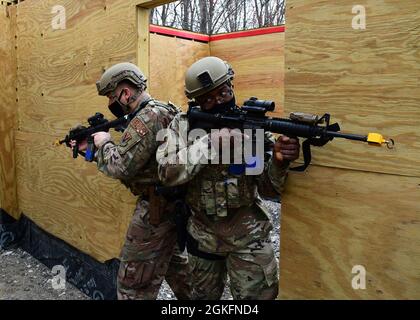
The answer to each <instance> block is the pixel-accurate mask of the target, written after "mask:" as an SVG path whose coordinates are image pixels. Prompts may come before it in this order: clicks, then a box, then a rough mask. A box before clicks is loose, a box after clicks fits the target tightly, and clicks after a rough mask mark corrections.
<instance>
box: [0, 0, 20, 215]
mask: <svg viewBox="0 0 420 320" xmlns="http://www.w3.org/2000/svg"><path fill="white" fill-rule="evenodd" d="M4 9H5V10H1V12H0V30H1V33H0V69H1V70H2V81H0V110H1V116H0V208H2V209H4V210H5V211H6V212H7V213H9V214H11V215H12V216H13V217H15V218H18V217H19V214H20V211H19V205H18V197H17V182H16V157H15V138H14V137H15V130H16V129H17V116H18V115H17V107H18V103H17V99H18V96H17V95H18V93H17V91H16V79H17V78H16V77H17V60H16V56H17V55H16V51H17V49H18V48H17V46H16V38H15V35H16V7H13V6H10V7H5V8H4Z"/></svg>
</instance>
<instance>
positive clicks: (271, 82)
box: [0, 0, 284, 298]
mask: <svg viewBox="0 0 420 320" xmlns="http://www.w3.org/2000/svg"><path fill="white" fill-rule="evenodd" d="M159 3H163V2H162V1H141V0H137V1H134V0H130V1H128V0H112V1H111V0H89V1H83V0H69V1H66V2H65V3H64V4H63V6H62V7H56V5H57V2H56V1H54V0H25V1H21V2H20V3H19V4H17V5H1V6H0V67H1V74H2V81H1V82H0V98H1V100H0V103H1V117H0V142H1V143H0V151H1V152H0V206H1V209H2V210H4V212H7V215H6V214H4V212H3V216H4V217H5V216H7V217H8V216H9V215H10V216H12V217H14V218H15V219H19V218H21V219H20V220H21V222H20V225H21V226H26V227H27V226H31V232H30V233H26V234H24V235H22V234H20V233H19V232H17V233H16V234H15V235H14V236H13V237H14V238H22V239H23V240H22V242H23V243H24V247H25V248H26V249H28V248H29V249H28V250H29V251H31V252H32V254H34V255H35V256H36V257H37V258H39V259H40V260H41V261H43V262H44V263H46V264H47V265H49V266H52V265H55V264H64V265H65V266H66V267H67V268H68V276H70V281H73V282H75V283H76V285H78V286H79V287H82V289H83V290H84V291H85V292H86V293H87V294H89V295H91V296H93V297H95V298H109V297H111V296H112V290H108V289H109V288H108V289H104V288H103V287H101V286H100V282H101V283H102V284H103V283H104V282H107V280H106V279H113V274H114V273H115V270H116V268H117V262H116V261H115V258H117V257H118V255H119V252H120V249H121V246H122V245H123V242H124V236H125V233H126V230H127V227H128V223H129V221H130V219H131V216H132V212H133V209H134V206H135V200H136V199H135V197H134V196H132V195H131V194H130V192H129V190H128V189H126V188H125V187H123V186H121V184H120V183H119V182H118V181H116V180H113V179H109V178H107V177H105V176H104V175H103V174H101V173H99V172H98V170H97V168H96V166H95V165H94V164H92V163H87V162H85V161H84V160H83V159H82V157H80V158H78V159H76V160H74V159H72V157H71V152H70V150H69V149H67V148H65V147H63V146H61V147H57V146H55V145H54V141H55V140H56V139H59V138H63V137H64V136H65V135H66V133H67V132H68V130H69V129H70V128H71V127H72V126H74V125H75V124H76V123H81V122H82V121H83V122H86V119H87V118H88V117H89V116H91V115H93V114H94V113H95V112H97V111H100V112H103V113H104V114H105V116H106V118H108V119H112V115H111V114H110V113H109V112H108V111H107V108H106V105H107V99H106V98H104V97H99V96H98V95H97V92H96V87H95V82H96V81H97V79H99V77H100V76H101V74H102V73H103V72H104V70H105V69H106V68H108V67H110V66H111V65H113V64H115V63H118V62H123V61H129V62H133V63H136V64H137V65H139V66H140V68H141V69H142V70H144V72H145V73H146V75H147V76H148V78H149V91H150V93H151V94H152V96H154V97H155V98H157V99H161V100H163V101H167V100H171V101H172V102H174V103H175V104H177V105H179V106H181V107H182V108H183V109H184V110H185V108H186V102H187V100H186V98H185V96H184V93H183V90H184V87H183V82H184V79H183V77H184V73H185V71H186V69H187V68H188V66H189V65H191V64H192V63H193V62H194V61H196V60H198V59H199V58H202V57H205V56H209V55H218V56H220V57H221V58H223V59H228V60H229V62H231V64H232V65H233V67H234V69H235V71H236V78H237V81H235V89H236V90H237V93H238V102H239V103H240V102H242V101H243V100H245V99H247V98H249V96H248V95H254V96H257V97H259V98H261V99H270V100H275V101H276V102H277V109H276V114H277V115H279V116H280V115H282V99H283V74H284V70H283V44H284V28H283V27H272V28H266V29H258V30H251V31H247V32H242V33H241V32H239V33H235V34H225V35H217V36H211V37H209V36H208V35H201V34H196V33H191V32H184V31H178V30H174V29H169V28H162V27H157V26H149V9H150V8H151V7H153V6H155V5H157V4H159ZM63 9H64V10H65V28H64V29H60V28H57V26H60V20H53V19H54V18H55V17H57V16H58V15H59V14H60V13H63V12H64V11H63ZM61 22H62V21H61ZM54 27H55V28H54ZM235 51H237V52H235ZM115 137H116V138H118V136H117V135H115ZM22 217H23V218H22ZM3 220H4V221H6V220H8V219H4V218H3ZM4 221H3V226H5V225H6V224H5V222H4ZM0 227H1V228H0V237H1V236H4V239H6V238H7V239H8V240H10V237H6V236H5V235H6V234H5V232H4V228H3V227H2V222H1V221H0ZM2 228H3V229H2ZM9 229H10V228H9ZM2 230H3V231H2ZM7 232H10V231H7ZM48 236H51V237H54V239H57V241H55V242H54V241H51V239H49V237H48ZM13 237H12V238H13ZM0 239H2V238H0ZM34 239H37V240H36V241H35V242H34ZM31 241H32V242H31ZM57 243H58V244H57ZM48 246H50V247H54V248H55V249H54V250H52V251H51V252H49V256H48V257H46V255H43V253H42V252H40V250H39V248H43V247H48ZM60 250H61V251H60ZM41 251H42V250H41ZM64 251H65V252H66V255H68V256H69V259H66V261H65V262H63V261H61V260H60V259H58V258H57V257H54V254H55V253H56V255H57V256H58V255H60V254H61V255H63V252H64ZM75 251H77V252H78V253H77V254H76V253H75ZM52 252H53V253H54V254H51V253H52ZM51 255H53V257H51ZM83 261H88V262H83ZM95 261H97V262H98V264H99V265H103V266H104V268H103V270H102V269H101V270H102V271H103V272H102V275H101V276H102V278H98V277H95V271H97V270H99V269H100V268H99V267H98V266H95ZM83 265H87V267H85V269H83ZM86 269H88V272H87V273H88V276H87V277H82V276H81V274H83V273H86V272H85V271H84V270H86ZM114 275H115V274H114ZM72 277H73V278H72ZM114 278H115V277H114ZM75 279H76V280H75ZM101 279H102V280H101ZM112 285H115V283H112Z"/></svg>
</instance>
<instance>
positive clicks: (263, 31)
mask: <svg viewBox="0 0 420 320" xmlns="http://www.w3.org/2000/svg"><path fill="white" fill-rule="evenodd" d="M284 31H285V27H284V26H278V27H270V28H263V29H254V30H246V31H238V32H233V33H225V34H216V35H214V36H210V41H217V40H224V39H235V38H242V37H252V36H259V35H262V34H270V33H279V32H284Z"/></svg>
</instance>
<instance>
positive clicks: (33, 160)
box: [16, 131, 135, 261]
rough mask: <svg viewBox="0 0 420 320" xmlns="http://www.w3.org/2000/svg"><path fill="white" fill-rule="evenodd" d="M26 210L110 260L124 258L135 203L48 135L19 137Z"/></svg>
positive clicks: (51, 229)
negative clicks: (125, 241)
mask: <svg viewBox="0 0 420 320" xmlns="http://www.w3.org/2000/svg"><path fill="white" fill-rule="evenodd" d="M16 148H17V149H16V150H17V159H18V162H17V166H18V173H19V174H18V184H19V194H20V207H21V209H22V211H23V212H24V213H25V214H26V215H27V216H28V217H29V218H31V219H32V220H33V221H34V222H35V223H36V224H37V225H39V226H40V227H41V228H42V229H43V230H45V231H47V232H49V233H52V234H53V235H55V236H57V237H59V238H60V239H62V240H64V241H66V242H67V243H69V244H71V245H73V246H75V247H76V248H78V249H79V250H81V251H83V252H85V253H87V254H89V255H91V256H93V257H94V258H96V259H98V260H100V261H105V260H108V259H111V258H114V257H118V255H119V252H120V248H121V246H122V244H123V240H124V235H125V232H126V228H127V226H128V222H129V220H130V219H131V216H132V213H133V211H134V206H135V198H134V196H132V195H131V192H130V191H129V190H128V189H126V188H125V187H124V186H122V185H121V184H120V183H119V181H117V180H114V179H110V178H107V177H106V176H105V175H103V174H101V173H100V172H98V170H97V168H96V165H95V163H88V162H86V161H84V159H83V158H82V157H79V158H77V159H72V158H71V156H70V152H69V150H68V149H67V148H58V147H56V146H54V145H53V144H52V143H51V136H50V135H48V134H45V135H44V134H37V133H29V132H21V131H19V132H17V135H16Z"/></svg>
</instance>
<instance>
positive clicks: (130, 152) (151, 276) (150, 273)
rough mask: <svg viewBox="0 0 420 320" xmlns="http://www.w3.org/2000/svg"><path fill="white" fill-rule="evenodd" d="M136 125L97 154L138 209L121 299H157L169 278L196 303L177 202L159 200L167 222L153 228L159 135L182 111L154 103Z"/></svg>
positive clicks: (125, 253) (180, 294) (124, 257)
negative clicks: (175, 210) (180, 234)
mask: <svg viewBox="0 0 420 320" xmlns="http://www.w3.org/2000/svg"><path fill="white" fill-rule="evenodd" d="M139 109H141V110H140V111H139V112H138V113H137V114H136V116H135V118H134V119H133V120H131V122H130V124H129V125H128V127H127V129H126V130H125V131H124V133H123V136H122V139H121V142H120V144H118V145H116V144H115V143H113V142H112V141H109V142H106V143H105V144H104V145H103V146H102V147H101V148H100V149H99V150H98V152H97V162H98V168H99V170H100V171H102V172H103V173H104V174H106V175H107V176H109V177H112V178H116V179H120V180H121V182H122V183H123V184H124V185H126V186H127V187H128V188H130V190H131V191H132V193H133V194H134V195H138V196H139V198H138V200H137V204H136V209H135V211H134V215H133V218H132V220H131V223H130V225H129V228H128V231H127V235H126V240H125V244H124V247H123V248H122V252H121V256H120V259H121V264H120V269H119V272H118V281H117V285H118V298H119V299H156V297H157V295H158V292H159V288H160V286H161V283H162V281H163V279H164V278H166V280H167V282H168V283H169V285H170V286H171V288H172V289H173V291H174V293H175V295H176V296H177V298H178V299H188V298H190V288H189V283H190V282H189V277H188V272H187V267H188V264H187V257H186V256H184V255H182V254H181V253H180V252H179V250H177V248H178V246H177V245H176V229H175V224H174V222H173V221H172V219H171V214H173V212H172V209H173V208H172V206H171V203H168V202H166V200H165V199H164V198H163V197H161V196H159V198H158V200H159V201H158V202H159V204H160V207H161V215H162V218H161V221H160V223H159V224H152V221H151V217H150V216H151V212H150V211H151V205H150V203H149V201H148V200H149V197H151V196H152V195H151V192H153V190H154V186H155V185H156V184H157V183H158V181H159V180H158V175H157V163H156V157H155V152H156V148H157V147H158V142H157V141H156V133H157V132H158V131H159V130H160V129H162V128H165V127H167V125H168V124H169V122H170V121H171V120H172V119H173V117H174V115H175V114H176V112H177V110H176V108H175V107H174V106H173V105H166V104H163V103H161V102H158V101H155V100H150V101H149V102H148V103H147V105H146V106H145V107H143V108H141V104H139V106H138V107H137V108H136V110H135V111H134V112H136V111H138V110H139Z"/></svg>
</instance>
